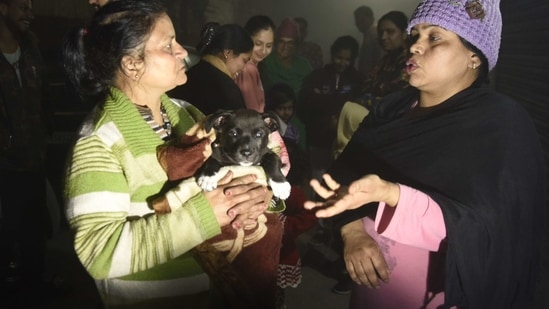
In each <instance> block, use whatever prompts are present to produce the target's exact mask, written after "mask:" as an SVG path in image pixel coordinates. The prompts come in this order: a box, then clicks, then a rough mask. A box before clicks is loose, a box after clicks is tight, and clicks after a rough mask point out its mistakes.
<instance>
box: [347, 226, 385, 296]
mask: <svg viewBox="0 0 549 309" xmlns="http://www.w3.org/2000/svg"><path fill="white" fill-rule="evenodd" d="M341 237H342V239H343V243H344V247H343V256H344V258H345V265H346V267H347V272H348V273H349V275H350V276H351V279H353V281H354V282H356V283H357V284H363V285H365V286H367V287H369V288H378V287H379V284H380V280H381V281H383V282H389V268H388V267H387V263H386V262H385V257H384V256H383V254H382V252H381V250H380V249H379V246H378V245H377V243H376V241H375V240H374V239H373V238H372V237H371V236H370V235H368V233H367V232H366V231H365V230H364V226H363V225H362V220H356V221H353V222H351V223H348V224H346V225H345V226H343V228H342V229H341Z"/></svg>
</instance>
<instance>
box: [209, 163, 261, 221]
mask: <svg viewBox="0 0 549 309" xmlns="http://www.w3.org/2000/svg"><path fill="white" fill-rule="evenodd" d="M256 180H257V175H255V174H249V175H244V176H241V177H238V178H233V173H232V172H231V171H229V172H227V174H226V175H225V176H223V178H221V179H220V180H219V182H218V185H217V188H216V189H214V190H213V191H209V192H204V194H205V195H206V199H208V201H209V202H210V204H211V205H212V207H213V210H214V213H215V216H216V218H217V222H218V223H219V225H220V226H225V225H227V224H232V226H233V228H235V229H238V228H241V227H242V226H244V225H249V224H251V223H253V221H255V220H256V219H257V217H258V216H259V215H260V214H261V213H263V212H264V211H265V210H266V209H267V205H268V204H267V203H266V202H265V201H266V198H267V194H268V193H267V192H268V190H267V187H265V186H263V185H261V184H259V183H257V182H255V181H256Z"/></svg>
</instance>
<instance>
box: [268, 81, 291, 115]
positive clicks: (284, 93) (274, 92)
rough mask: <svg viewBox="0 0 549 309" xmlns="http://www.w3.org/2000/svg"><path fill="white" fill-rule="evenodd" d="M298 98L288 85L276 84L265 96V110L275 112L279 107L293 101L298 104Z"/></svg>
mask: <svg viewBox="0 0 549 309" xmlns="http://www.w3.org/2000/svg"><path fill="white" fill-rule="evenodd" d="M296 100H297V97H296V94H295V91H294V89H293V88H292V87H291V86H290V85H288V84H286V83H282V82H280V83H276V84H274V85H273V86H272V87H271V88H270V89H268V90H267V93H266V94H265V109H266V110H274V109H275V108H277V107H278V106H280V105H282V104H284V103H286V102H288V101H292V102H294V104H295V102H296Z"/></svg>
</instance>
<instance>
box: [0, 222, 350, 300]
mask: <svg viewBox="0 0 549 309" xmlns="http://www.w3.org/2000/svg"><path fill="white" fill-rule="evenodd" d="M313 234H314V229H313V230H311V231H309V232H307V233H304V234H303V235H302V236H301V237H300V238H299V239H298V244H299V247H300V249H301V251H302V253H303V255H304V264H305V265H304V267H303V279H302V283H301V284H300V285H299V286H298V287H297V288H288V289H286V305H287V308H288V309H307V308H315V309H322V308H347V304H348V301H349V295H338V294H334V293H332V292H331V291H330V290H331V288H332V287H333V285H334V284H335V283H336V280H335V279H333V278H331V277H330V274H329V271H328V269H327V268H326V267H325V266H323V265H324V264H323V263H326V261H329V260H333V259H335V258H336V257H337V254H335V252H333V251H331V250H330V249H329V248H327V247H324V246H322V245H314V246H310V245H309V240H310V237H311V236H312V235H313ZM311 248H313V249H311ZM47 265H48V269H49V271H50V272H51V273H54V274H56V275H59V276H60V277H62V278H63V279H64V282H65V285H66V286H67V287H68V288H69V289H68V291H66V292H65V293H64V294H63V295H62V296H59V297H57V298H56V299H55V300H53V301H48V302H46V303H43V302H40V303H41V304H39V305H33V306H28V305H11V306H10V305H6V303H5V301H2V300H0V308H5V309H12V308H13V309H20V308H21V309H35V308H36V309H73V308H74V309H76V308H78V309H102V305H101V302H100V299H99V297H98V295H97V293H96V291H95V286H94V283H93V282H92V280H91V279H90V277H88V275H87V273H86V272H85V270H84V269H83V268H82V266H81V265H80V262H79V261H78V260H77V258H76V255H75V254H74V251H73V249H72V246H71V237H70V233H69V231H68V230H67V229H66V228H61V229H59V230H58V231H57V233H56V234H55V236H54V237H53V238H52V239H51V240H50V242H49V245H48V261H47ZM5 292H6V291H5V290H4V291H3V293H5ZM2 299H4V300H5V299H6V298H5V297H2Z"/></svg>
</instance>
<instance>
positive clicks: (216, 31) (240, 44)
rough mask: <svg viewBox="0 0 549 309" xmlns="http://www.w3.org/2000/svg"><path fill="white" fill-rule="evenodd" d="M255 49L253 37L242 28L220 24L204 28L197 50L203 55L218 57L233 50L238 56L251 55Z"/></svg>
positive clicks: (208, 25)
mask: <svg viewBox="0 0 549 309" xmlns="http://www.w3.org/2000/svg"><path fill="white" fill-rule="evenodd" d="M253 48H254V42H253V41H252V37H251V36H250V34H249V33H248V31H246V30H245V29H244V28H243V27H242V26H239V25H237V24H226V25H222V26H220V25H219V24H218V23H214V22H211V23H207V24H206V25H204V27H202V31H201V34H200V42H199V43H198V45H197V46H196V49H197V50H198V51H199V52H200V53H201V54H202V55H218V54H220V53H222V52H223V51H224V50H227V49H228V50H231V51H232V52H233V53H234V54H235V55H236V56H237V55H240V54H241V53H249V52H251V51H252V50H253Z"/></svg>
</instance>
